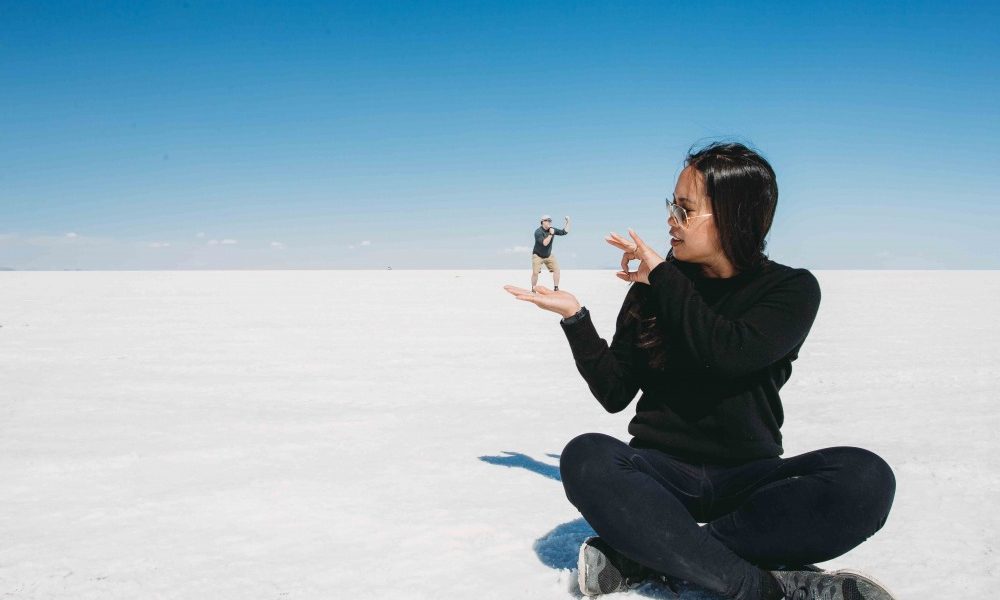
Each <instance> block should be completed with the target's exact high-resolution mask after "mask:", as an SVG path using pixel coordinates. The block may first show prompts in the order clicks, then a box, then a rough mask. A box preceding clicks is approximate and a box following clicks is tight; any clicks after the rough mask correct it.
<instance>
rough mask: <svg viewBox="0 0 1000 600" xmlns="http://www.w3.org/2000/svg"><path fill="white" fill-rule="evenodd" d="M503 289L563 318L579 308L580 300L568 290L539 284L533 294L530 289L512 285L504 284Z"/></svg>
mask: <svg viewBox="0 0 1000 600" xmlns="http://www.w3.org/2000/svg"><path fill="white" fill-rule="evenodd" d="M503 289H505V290H507V293H509V294H510V295H512V296H514V297H515V298H517V299H518V300H524V301H525V302H531V303H532V304H534V305H535V306H537V307H538V308H543V309H545V310H550V311H552V312H554V313H556V314H557V315H559V316H560V317H562V318H564V319H565V318H567V317H571V316H573V315H575V314H576V313H577V312H579V310H580V302H579V301H578V300H577V299H576V296H574V295H573V294H571V293H569V292H563V291H558V292H557V291H555V290H550V289H549V288H547V287H544V286H541V285H536V286H535V291H536V292H537V293H535V294H532V293H531V290H526V289H524V288H519V287H516V286H513V285H505V286H503Z"/></svg>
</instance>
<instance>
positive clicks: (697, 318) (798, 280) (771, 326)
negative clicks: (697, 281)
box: [649, 261, 820, 378]
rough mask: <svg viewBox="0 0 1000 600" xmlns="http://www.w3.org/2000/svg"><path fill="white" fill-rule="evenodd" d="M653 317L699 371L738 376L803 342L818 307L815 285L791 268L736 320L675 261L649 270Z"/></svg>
mask: <svg viewBox="0 0 1000 600" xmlns="http://www.w3.org/2000/svg"><path fill="white" fill-rule="evenodd" d="M649 284H650V287H651V288H652V290H653V299H654V302H655V307H656V316H657V319H658V320H659V321H660V326H661V327H663V330H664V332H665V335H666V337H667V339H668V340H669V341H670V342H671V343H673V344H680V345H681V346H682V347H683V348H684V349H685V350H686V351H687V353H688V354H689V355H690V356H691V357H692V358H693V361H694V364H695V365H697V366H698V368H700V369H702V374H709V373H713V374H715V375H717V376H721V377H724V378H733V377H740V376H742V375H747V374H749V373H753V372H754V371H758V370H760V369H763V368H765V367H767V366H768V365H770V364H772V363H774V362H776V361H778V360H780V359H781V358H783V357H785V356H787V355H788V354H789V353H790V352H792V350H794V349H795V348H796V347H797V346H798V345H799V344H801V343H802V342H803V340H805V338H806V335H807V334H808V333H809V329H810V328H811V327H812V324H813V321H814V320H815V319H816V313H817V311H818V310H819V302H820V289H819V283H818V282H817V281H816V278H815V277H814V276H813V274H812V273H810V272H809V271H807V270H805V269H796V270H794V271H792V272H791V274H790V275H789V276H788V277H786V278H785V279H783V280H782V281H781V282H779V283H778V284H777V285H775V286H773V287H772V288H770V289H768V290H767V291H766V292H765V293H764V294H763V295H762V296H761V297H760V298H759V299H758V300H757V301H756V302H755V304H754V305H753V306H752V307H751V308H750V309H749V310H747V311H746V312H745V313H744V314H743V315H741V316H740V317H739V318H738V319H731V318H727V317H725V316H723V315H720V314H718V313H716V312H715V311H714V310H712V308H711V307H710V306H708V304H706V303H705V301H704V300H703V299H702V297H701V295H700V294H699V293H698V292H697V290H695V288H694V285H693V284H692V283H691V281H690V280H689V279H688V278H687V277H685V276H684V275H683V274H682V273H681V272H680V271H679V270H678V269H677V267H676V266H675V265H673V264H672V263H671V262H669V261H665V262H663V263H661V264H660V265H658V266H657V267H656V268H655V269H653V270H652V271H651V272H650V274H649Z"/></svg>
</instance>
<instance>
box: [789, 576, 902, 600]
mask: <svg viewBox="0 0 1000 600" xmlns="http://www.w3.org/2000/svg"><path fill="white" fill-rule="evenodd" d="M771 575H774V578H775V579H777V580H778V583H780V584H781V587H782V589H784V591H785V598H787V599H788V600H895V598H894V597H893V595H892V594H891V593H890V592H889V590H887V589H886V587H885V586H884V585H882V584H881V583H879V582H877V581H875V580H874V579H872V578H871V577H869V576H868V575H864V574H862V573H858V572H857V571H847V570H844V571H830V572H828V571H819V572H816V571H771Z"/></svg>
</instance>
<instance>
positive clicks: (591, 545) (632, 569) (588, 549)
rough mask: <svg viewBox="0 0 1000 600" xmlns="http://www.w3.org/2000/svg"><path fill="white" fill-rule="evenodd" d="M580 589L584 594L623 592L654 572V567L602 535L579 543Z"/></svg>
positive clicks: (578, 567) (578, 575)
mask: <svg viewBox="0 0 1000 600" xmlns="http://www.w3.org/2000/svg"><path fill="white" fill-rule="evenodd" d="M577 569H578V573H577V577H578V578H579V582H580V591H581V592H582V593H583V594H584V595H585V596H600V595H601V594H611V593H614V592H624V591H626V590H628V589H629V588H630V587H632V586H634V585H638V584H640V583H642V582H643V580H645V579H646V578H648V577H649V576H651V575H653V571H651V570H650V569H647V568H646V567H644V566H642V565H640V564H639V563H637V562H635V561H634V560H632V559H630V558H627V557H626V556H625V555H624V554H622V553H620V552H618V551H617V550H615V549H614V548H612V547H611V546H609V545H608V543H607V542H605V541H604V540H602V539H601V538H599V537H591V538H587V539H586V541H584V542H583V545H581V546H580V558H579V561H578V563H577Z"/></svg>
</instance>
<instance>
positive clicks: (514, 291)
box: [503, 285, 531, 296]
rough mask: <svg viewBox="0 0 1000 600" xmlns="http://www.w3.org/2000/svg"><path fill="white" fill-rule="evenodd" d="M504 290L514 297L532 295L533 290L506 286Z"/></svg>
mask: <svg viewBox="0 0 1000 600" xmlns="http://www.w3.org/2000/svg"><path fill="white" fill-rule="evenodd" d="M503 289H504V290H506V291H507V293H509V294H512V295H514V296H516V295H518V294H530V293H531V290H526V289H524V288H519V287H517V286H516V285H505V286H503Z"/></svg>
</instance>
